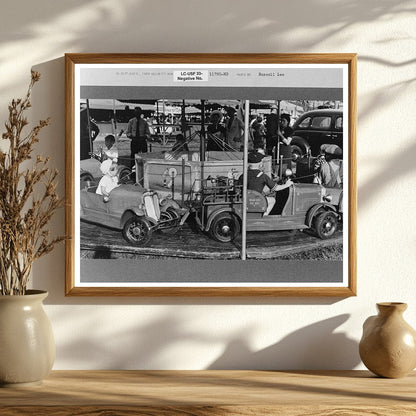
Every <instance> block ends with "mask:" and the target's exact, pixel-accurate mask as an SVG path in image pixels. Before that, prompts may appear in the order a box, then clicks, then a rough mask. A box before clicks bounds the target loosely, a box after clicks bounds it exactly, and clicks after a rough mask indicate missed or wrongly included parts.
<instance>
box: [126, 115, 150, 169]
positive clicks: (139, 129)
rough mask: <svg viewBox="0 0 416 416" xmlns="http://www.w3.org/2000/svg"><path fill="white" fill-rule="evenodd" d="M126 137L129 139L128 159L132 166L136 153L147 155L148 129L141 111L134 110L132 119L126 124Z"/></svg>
mask: <svg viewBox="0 0 416 416" xmlns="http://www.w3.org/2000/svg"><path fill="white" fill-rule="evenodd" d="M126 136H127V137H128V138H130V139H131V143H130V153H131V155H130V157H131V159H132V163H133V164H134V157H135V155H136V153H147V139H148V137H150V129H149V125H148V124H147V122H146V120H144V119H143V118H142V109H141V108H140V107H135V108H134V117H133V118H131V119H130V120H129V122H128V124H127V131H126Z"/></svg>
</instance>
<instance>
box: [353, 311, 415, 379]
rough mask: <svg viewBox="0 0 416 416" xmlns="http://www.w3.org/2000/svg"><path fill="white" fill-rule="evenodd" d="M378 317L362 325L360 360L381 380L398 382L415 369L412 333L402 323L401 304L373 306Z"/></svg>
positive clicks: (413, 331)
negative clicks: (384, 378)
mask: <svg viewBox="0 0 416 416" xmlns="http://www.w3.org/2000/svg"><path fill="white" fill-rule="evenodd" d="M377 309H378V315H375V316H370V317H369V318H368V319H367V320H366V321H365V322H364V325H363V336H362V338H361V341H360V346H359V349H360V357H361V359H362V361H363V363H364V364H365V366H366V367H367V368H368V369H369V370H370V371H372V372H373V373H374V374H377V375H379V376H381V377H388V378H400V377H404V376H406V375H407V374H409V373H410V372H411V371H412V370H413V369H414V368H415V367H416V331H415V330H414V329H413V328H412V327H411V326H410V325H409V324H408V323H407V322H406V321H405V320H404V319H403V312H404V311H405V310H406V309H407V304H405V303H377Z"/></svg>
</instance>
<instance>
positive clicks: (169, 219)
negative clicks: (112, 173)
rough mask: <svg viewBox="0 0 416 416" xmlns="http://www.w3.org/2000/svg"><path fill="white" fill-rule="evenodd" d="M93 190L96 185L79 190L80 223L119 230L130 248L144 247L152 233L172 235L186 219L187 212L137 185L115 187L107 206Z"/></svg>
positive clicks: (168, 199)
mask: <svg viewBox="0 0 416 416" xmlns="http://www.w3.org/2000/svg"><path fill="white" fill-rule="evenodd" d="M90 185H91V184H90ZM96 190H97V185H96V184H92V186H86V187H85V188H84V189H82V190H81V192H80V200H81V215H80V217H81V220H84V221H88V222H92V223H95V224H99V225H102V226H106V227H109V228H114V229H117V230H121V231H122V233H123V237H124V238H125V240H126V241H128V242H129V243H131V244H134V245H144V244H146V243H147V242H148V241H149V240H150V238H151V237H152V234H153V232H154V231H156V230H159V231H161V232H164V233H168V234H171V233H172V234H173V233H175V232H176V231H177V230H178V229H179V227H180V226H181V225H182V224H183V223H184V222H185V220H186V218H187V216H188V210H187V209H184V208H181V207H180V206H179V205H178V204H177V203H176V202H175V201H174V200H173V199H172V198H170V197H166V198H162V199H161V198H159V195H158V194H157V193H156V192H154V191H149V190H148V191H146V190H145V189H144V188H143V187H142V186H140V185H139V184H135V185H132V184H124V185H120V186H118V187H117V188H115V189H113V190H112V191H111V193H110V197H109V200H108V201H107V202H106V201H105V200H104V198H103V196H102V195H99V194H97V193H96Z"/></svg>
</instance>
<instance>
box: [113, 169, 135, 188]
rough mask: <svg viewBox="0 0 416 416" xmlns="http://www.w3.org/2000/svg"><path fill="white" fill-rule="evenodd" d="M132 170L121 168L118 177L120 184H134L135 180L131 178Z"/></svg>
mask: <svg viewBox="0 0 416 416" xmlns="http://www.w3.org/2000/svg"><path fill="white" fill-rule="evenodd" d="M131 173H132V172H131V169H129V168H128V167H126V166H120V168H119V170H118V172H117V175H118V178H119V180H118V182H119V183H120V184H126V183H134V180H133V178H132V177H131Z"/></svg>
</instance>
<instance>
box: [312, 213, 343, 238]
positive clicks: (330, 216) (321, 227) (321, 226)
mask: <svg viewBox="0 0 416 416" xmlns="http://www.w3.org/2000/svg"><path fill="white" fill-rule="evenodd" d="M337 227H338V218H337V215H336V214H335V213H334V212H332V211H324V212H322V213H321V214H319V215H318V217H317V218H316V221H315V231H316V234H317V235H318V237H319V238H322V240H325V239H327V238H330V237H332V236H333V235H334V234H335V231H336V230H337Z"/></svg>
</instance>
